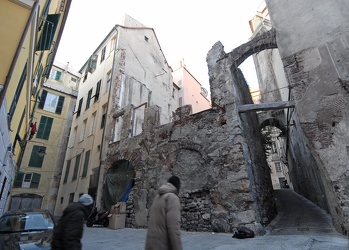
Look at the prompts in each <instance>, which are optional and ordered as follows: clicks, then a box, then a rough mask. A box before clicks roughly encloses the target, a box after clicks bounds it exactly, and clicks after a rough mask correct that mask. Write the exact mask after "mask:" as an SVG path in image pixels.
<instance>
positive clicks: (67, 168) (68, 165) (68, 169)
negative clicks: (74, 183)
mask: <svg viewBox="0 0 349 250" xmlns="http://www.w3.org/2000/svg"><path fill="white" fill-rule="evenodd" d="M70 163H71V160H68V161H67V167H66V168H65V174H64V180H63V183H67V180H68V176H69V171H70Z"/></svg>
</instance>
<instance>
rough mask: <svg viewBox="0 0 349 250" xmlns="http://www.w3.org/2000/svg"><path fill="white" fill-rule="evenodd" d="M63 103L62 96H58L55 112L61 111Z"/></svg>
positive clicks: (59, 112)
mask: <svg viewBox="0 0 349 250" xmlns="http://www.w3.org/2000/svg"><path fill="white" fill-rule="evenodd" d="M63 104H64V96H59V98H58V103H57V107H56V112H55V113H56V114H61V113H62V108H63Z"/></svg>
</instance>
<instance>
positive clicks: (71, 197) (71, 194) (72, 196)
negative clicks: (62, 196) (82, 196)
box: [69, 193, 74, 203]
mask: <svg viewBox="0 0 349 250" xmlns="http://www.w3.org/2000/svg"><path fill="white" fill-rule="evenodd" d="M73 201H74V193H70V194H69V203H72V202H73Z"/></svg>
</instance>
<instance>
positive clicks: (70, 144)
mask: <svg viewBox="0 0 349 250" xmlns="http://www.w3.org/2000/svg"><path fill="white" fill-rule="evenodd" d="M77 133H78V126H76V127H75V128H74V130H73V134H72V135H71V138H70V141H69V147H73V146H74V144H75V140H76V135H77Z"/></svg>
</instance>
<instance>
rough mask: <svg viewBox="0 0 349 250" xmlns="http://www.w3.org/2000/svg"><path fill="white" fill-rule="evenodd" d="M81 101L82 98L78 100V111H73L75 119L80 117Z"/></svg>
mask: <svg viewBox="0 0 349 250" xmlns="http://www.w3.org/2000/svg"><path fill="white" fill-rule="evenodd" d="M83 99H84V98H81V99H80V100H79V106H78V110H77V111H75V112H76V117H79V116H80V112H81V107H82V102H83Z"/></svg>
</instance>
